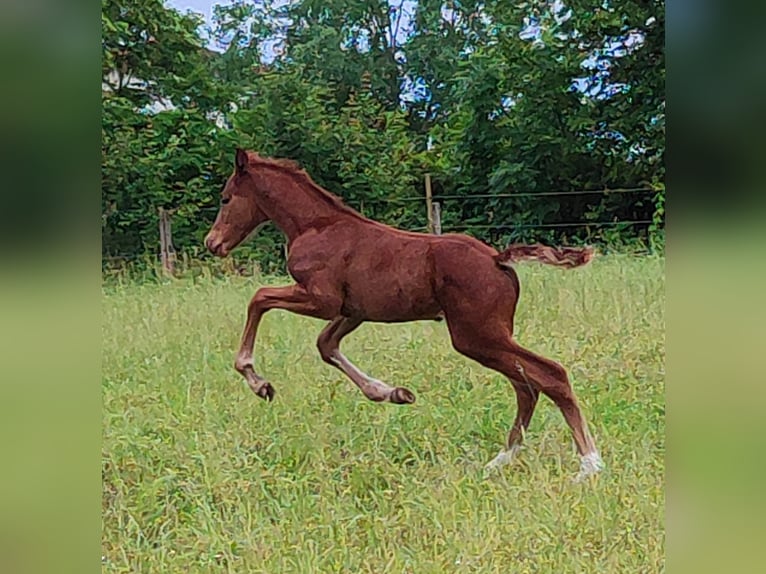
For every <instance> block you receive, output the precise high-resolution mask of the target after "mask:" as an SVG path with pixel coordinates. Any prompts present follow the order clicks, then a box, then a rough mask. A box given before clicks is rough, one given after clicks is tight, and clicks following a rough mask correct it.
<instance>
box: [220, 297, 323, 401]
mask: <svg viewBox="0 0 766 574" xmlns="http://www.w3.org/2000/svg"><path fill="white" fill-rule="evenodd" d="M270 309H284V310H285V311H292V312H293V313H298V314H299V315H308V316H310V317H320V316H321V313H320V312H319V311H320V309H319V306H318V305H317V304H316V302H315V301H314V300H313V299H312V297H311V295H310V294H309V293H308V292H307V291H306V290H305V289H304V288H303V287H301V286H300V285H290V286H289V287H262V288H260V289H258V291H256V293H255V295H254V296H253V298H252V299H251V300H250V304H249V305H248V306H247V322H246V323H245V330H244V333H243V334H242V342H241V343H240V346H239V352H238V353H237V360H236V361H235V363H234V368H235V369H236V370H237V372H239V373H240V374H241V375H242V376H243V377H245V380H246V381H247V384H248V386H249V387H250V389H251V390H252V391H253V392H254V393H255V394H256V395H258V396H259V397H261V398H262V399H266V400H268V401H271V400H273V399H274V387H272V386H271V383H269V382H268V381H267V380H266V379H264V378H263V377H261V376H260V375H259V374H258V373H256V372H255V368H254V364H253V347H254V345H255V336H256V333H257V331H258V324H259V323H260V322H261V317H263V315H264V313H266V311H269V310H270Z"/></svg>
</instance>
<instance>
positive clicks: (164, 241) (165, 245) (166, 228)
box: [158, 207, 176, 275]
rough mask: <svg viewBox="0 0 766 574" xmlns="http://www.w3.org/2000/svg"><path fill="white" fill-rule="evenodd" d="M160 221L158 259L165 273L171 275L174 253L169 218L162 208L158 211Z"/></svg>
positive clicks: (173, 267) (173, 269)
mask: <svg viewBox="0 0 766 574" xmlns="http://www.w3.org/2000/svg"><path fill="white" fill-rule="evenodd" d="M158 212H159V220H160V259H161V260H162V269H163V270H164V271H165V273H167V274H169V275H173V273H174V271H175V262H176V252H175V249H174V248H173V233H172V230H171V227H170V217H169V215H168V211H166V210H165V208H164V207H160V208H159V209H158Z"/></svg>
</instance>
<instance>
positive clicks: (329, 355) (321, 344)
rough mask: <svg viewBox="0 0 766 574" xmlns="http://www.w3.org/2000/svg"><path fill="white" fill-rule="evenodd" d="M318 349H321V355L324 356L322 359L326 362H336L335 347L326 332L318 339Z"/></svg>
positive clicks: (329, 363) (332, 363) (330, 363)
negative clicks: (334, 359) (334, 360)
mask: <svg viewBox="0 0 766 574" xmlns="http://www.w3.org/2000/svg"><path fill="white" fill-rule="evenodd" d="M317 350H318V351H319V356H320V357H322V360H323V361H324V362H325V363H327V364H328V365H334V364H335V363H334V362H333V358H334V354H335V349H334V348H333V345H332V344H331V341H330V337H328V336H325V334H324V333H322V334H320V335H319V338H318V339H317Z"/></svg>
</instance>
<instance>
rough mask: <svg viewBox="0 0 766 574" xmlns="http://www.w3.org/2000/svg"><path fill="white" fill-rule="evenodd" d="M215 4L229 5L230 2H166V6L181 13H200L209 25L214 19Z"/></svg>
mask: <svg viewBox="0 0 766 574" xmlns="http://www.w3.org/2000/svg"><path fill="white" fill-rule="evenodd" d="M213 4H229V2H227V1H226V0H165V5H167V6H172V7H173V8H175V9H177V10H179V11H181V12H186V11H188V10H191V11H192V12H199V13H200V14H202V15H203V16H204V17H205V20H206V21H207V23H208V24H210V22H211V20H212V17H213Z"/></svg>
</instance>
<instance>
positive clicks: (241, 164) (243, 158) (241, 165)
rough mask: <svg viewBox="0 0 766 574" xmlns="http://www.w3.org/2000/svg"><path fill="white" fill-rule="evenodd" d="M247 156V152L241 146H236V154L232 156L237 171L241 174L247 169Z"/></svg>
mask: <svg viewBox="0 0 766 574" xmlns="http://www.w3.org/2000/svg"><path fill="white" fill-rule="evenodd" d="M247 164H248V158H247V152H246V151H245V150H243V149H242V148H237V155H236V157H235V158H234V165H235V166H236V168H237V173H239V174H242V173H245V171H246V170H247Z"/></svg>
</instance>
